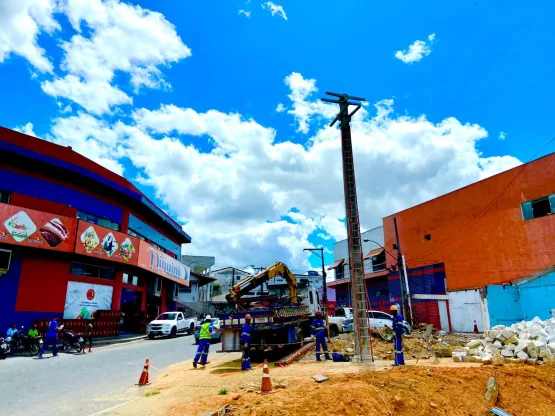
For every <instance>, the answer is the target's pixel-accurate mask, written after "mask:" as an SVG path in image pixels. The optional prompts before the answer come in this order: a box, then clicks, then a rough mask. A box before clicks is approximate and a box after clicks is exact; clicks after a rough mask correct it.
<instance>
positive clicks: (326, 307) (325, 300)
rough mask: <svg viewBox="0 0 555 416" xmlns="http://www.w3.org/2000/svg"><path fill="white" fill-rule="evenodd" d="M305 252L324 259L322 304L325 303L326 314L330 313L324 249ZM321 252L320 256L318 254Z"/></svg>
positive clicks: (312, 249) (308, 249)
mask: <svg viewBox="0 0 555 416" xmlns="http://www.w3.org/2000/svg"><path fill="white" fill-rule="evenodd" d="M303 251H310V252H311V253H313V254H316V255H317V256H318V257H320V258H321V259H322V279H323V280H324V292H323V295H322V302H323V303H324V308H325V310H326V314H327V313H328V293H327V292H328V288H327V284H326V276H327V274H326V267H325V266H324V247H320V248H305V249H304V250H303ZM318 251H319V252H320V254H318V253H317V252H318Z"/></svg>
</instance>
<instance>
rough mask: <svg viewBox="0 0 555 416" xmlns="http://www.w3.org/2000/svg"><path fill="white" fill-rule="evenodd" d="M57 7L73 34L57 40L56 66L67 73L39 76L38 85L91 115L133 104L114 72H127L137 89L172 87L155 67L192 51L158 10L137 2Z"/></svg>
mask: <svg viewBox="0 0 555 416" xmlns="http://www.w3.org/2000/svg"><path fill="white" fill-rule="evenodd" d="M61 11H62V12H64V13H65V14H66V15H67V17H68V19H69V21H70V23H71V25H72V26H73V28H74V29H75V30H76V31H77V32H78V33H77V34H76V35H74V36H72V37H71V39H70V40H68V41H62V42H61V47H62V49H63V50H64V56H63V59H62V63H61V69H62V70H63V71H65V72H66V74H65V75H64V76H62V77H58V78H56V79H54V80H52V81H44V82H43V83H42V89H43V91H44V92H45V93H47V94H49V95H52V96H54V97H65V98H67V99H70V100H72V101H74V102H76V103H77V104H79V105H81V106H82V107H83V108H85V109H86V110H87V111H90V112H92V113H94V114H103V113H107V112H110V111H112V108H113V107H114V106H118V105H121V104H131V103H132V99H131V97H129V95H128V94H127V93H125V92H123V91H122V90H121V89H120V88H118V87H116V86H115V85H114V84H113V82H114V76H115V73H116V71H122V72H123V73H127V74H128V75H129V77H130V84H131V86H132V87H133V89H134V92H135V93H137V92H139V90H140V89H141V88H165V89H166V88H171V86H170V85H169V84H168V83H167V82H166V81H165V80H164V78H163V74H162V72H161V71H160V68H159V67H161V66H168V65H170V64H172V63H174V62H178V61H179V60H181V59H184V58H187V57H188V56H190V55H191V50H190V49H189V48H188V47H187V46H186V45H185V44H184V43H183V42H182V40H181V38H180V37H179V35H178V34H177V32H176V30H175V27H174V26H173V25H172V24H171V23H170V22H168V21H167V20H166V18H165V17H164V16H163V15H162V14H160V13H157V12H153V11H150V10H147V9H143V8H141V7H140V6H138V5H131V4H127V3H123V2H120V1H119V0H110V1H105V2H103V1H101V0H87V1H82V0H66V1H64V2H63V3H62V7H61Z"/></svg>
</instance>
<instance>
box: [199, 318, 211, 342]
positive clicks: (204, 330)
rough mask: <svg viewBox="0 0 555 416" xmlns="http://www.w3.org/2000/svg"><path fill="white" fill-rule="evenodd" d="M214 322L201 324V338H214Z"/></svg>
mask: <svg viewBox="0 0 555 416" xmlns="http://www.w3.org/2000/svg"><path fill="white" fill-rule="evenodd" d="M211 332H212V322H206V323H204V324H202V325H201V326H200V334H199V339H210V338H212V334H211Z"/></svg>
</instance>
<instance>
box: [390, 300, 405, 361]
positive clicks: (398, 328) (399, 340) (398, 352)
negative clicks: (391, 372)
mask: <svg viewBox="0 0 555 416" xmlns="http://www.w3.org/2000/svg"><path fill="white" fill-rule="evenodd" d="M389 311H390V312H391V315H393V340H394V344H393V353H394V356H395V361H394V363H393V367H397V366H399V365H405V356H404V355H403V332H404V326H403V316H402V315H401V314H400V313H399V308H398V307H397V306H396V305H391V307H390V308H389Z"/></svg>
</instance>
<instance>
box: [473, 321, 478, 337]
mask: <svg viewBox="0 0 555 416" xmlns="http://www.w3.org/2000/svg"><path fill="white" fill-rule="evenodd" d="M474 333H475V334H478V333H479V332H478V325H477V324H476V321H474Z"/></svg>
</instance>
